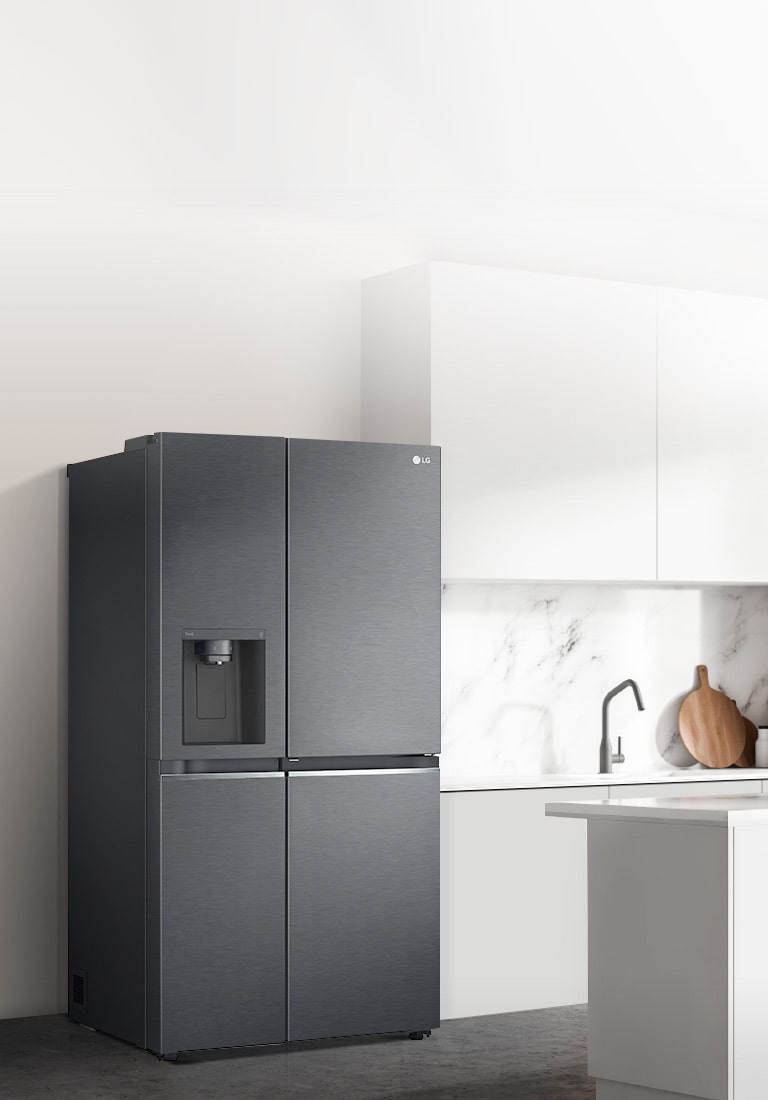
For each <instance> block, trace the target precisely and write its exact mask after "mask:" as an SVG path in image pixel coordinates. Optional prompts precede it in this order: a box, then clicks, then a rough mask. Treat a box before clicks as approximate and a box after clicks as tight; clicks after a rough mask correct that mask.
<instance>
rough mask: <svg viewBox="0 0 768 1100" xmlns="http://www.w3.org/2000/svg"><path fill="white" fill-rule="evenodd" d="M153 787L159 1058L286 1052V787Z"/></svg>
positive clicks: (238, 781) (257, 783)
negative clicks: (158, 857) (248, 1050)
mask: <svg viewBox="0 0 768 1100" xmlns="http://www.w3.org/2000/svg"><path fill="white" fill-rule="evenodd" d="M161 783H162V789H161V815H162V826H161V829H162V873H161V877H162V909H161V932H162V946H161V953H162V963H161V969H162V1025H161V1046H162V1049H161V1050H160V1051H158V1052H157V1053H163V1054H167V1053H171V1052H175V1051H178V1050H198V1049H204V1048H208V1047H229V1046H248V1045H251V1044H257V1043H279V1042H281V1041H284V1040H285V1037H286V1035H285V788H286V779H285V776H284V775H282V774H281V773H277V772H271V773H263V774H261V775H259V774H250V775H249V774H243V773H239V774H235V775H221V774H219V775H215V776H213V775H180V776H163V778H162V780H161Z"/></svg>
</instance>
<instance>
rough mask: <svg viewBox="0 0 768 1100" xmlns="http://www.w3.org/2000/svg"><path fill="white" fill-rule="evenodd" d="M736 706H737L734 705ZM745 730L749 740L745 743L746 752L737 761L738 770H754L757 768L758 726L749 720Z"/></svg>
mask: <svg viewBox="0 0 768 1100" xmlns="http://www.w3.org/2000/svg"><path fill="white" fill-rule="evenodd" d="M734 706H736V704H735V703H734ZM743 721H744V730H745V732H746V735H747V739H746V741H745V743H744V751H743V752H742V754H741V756H740V757H739V759H738V760H737V761H736V767H737V768H754V766H755V742H756V741H757V726H756V725H755V723H754V722H750V720H749V718H745V719H744V720H743Z"/></svg>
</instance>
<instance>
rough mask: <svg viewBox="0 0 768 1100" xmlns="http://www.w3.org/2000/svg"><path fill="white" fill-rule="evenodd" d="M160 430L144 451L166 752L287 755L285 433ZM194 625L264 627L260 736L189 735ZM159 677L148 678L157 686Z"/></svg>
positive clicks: (244, 630) (247, 633) (167, 755)
mask: <svg viewBox="0 0 768 1100" xmlns="http://www.w3.org/2000/svg"><path fill="white" fill-rule="evenodd" d="M157 438H158V442H157V443H156V444H153V445H152V446H150V447H149V448H148V452H147V453H148V462H149V464H150V476H154V477H156V478H159V480H160V484H161V496H160V500H159V502H158V505H157V507H158V510H159V524H157V523H155V522H154V521H153V522H150V539H149V541H150V554H149V556H150V565H152V562H153V560H154V556H155V555H158V556H159V559H160V562H161V582H162V583H161V584H160V585H159V587H158V591H157V597H158V602H159V605H160V615H161V632H162V648H161V656H160V664H161V676H162V679H161V683H160V685H158V688H157V690H158V693H159V695H160V698H161V700H162V708H161V715H162V749H161V752H160V756H161V758H163V759H166V760H181V759H193V758H197V759H220V758H227V757H229V758H233V757H238V758H248V757H278V756H283V755H284V754H285V751H286V742H285V526H286V499H285V497H286V473H285V465H286V456H285V447H286V443H285V439H282V438H271V437H265V438H260V437H249V436H226V435H186V434H175V433H161V434H159V435H158V437H157ZM155 532H156V534H155ZM150 579H151V578H150ZM155 613H156V612H155V611H154V609H153V610H152V611H151V614H155ZM150 625H151V624H150ZM188 628H192V629H193V630H194V629H198V630H199V628H202V633H200V634H199V636H201V637H202V636H204V634H205V630H206V629H207V628H212V629H213V631H214V633H213V634H212V635H211V636H213V637H219V638H221V637H228V633H227V632H228V631H233V630H236V631H239V633H238V634H237V635H234V636H235V637H238V638H252V637H254V630H258V631H263V632H264V644H265V654H266V669H265V684H266V700H265V731H266V736H265V739H264V743H263V744H251V743H247V742H246V743H238V744H220V743H215V742H214V743H212V744H211V745H204V744H201V743H195V744H185V743H184V741H183V737H182V709H183V708H182V698H183V688H182V643H183V637H182V631H184V630H186V629H188ZM195 636H196V637H197V636H198V635H197V634H196V635H195ZM150 672H152V670H150ZM153 685H154V680H153V678H152V676H150V688H151V687H152V686H153ZM150 756H152V748H151V747H150Z"/></svg>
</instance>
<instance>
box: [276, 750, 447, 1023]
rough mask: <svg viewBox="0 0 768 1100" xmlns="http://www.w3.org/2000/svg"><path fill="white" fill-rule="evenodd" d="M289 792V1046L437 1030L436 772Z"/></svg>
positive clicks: (308, 780) (335, 778) (313, 784)
mask: <svg viewBox="0 0 768 1100" xmlns="http://www.w3.org/2000/svg"><path fill="white" fill-rule="evenodd" d="M288 782H289V845H290V851H291V860H290V870H289V897H290V908H289V929H290V932H289V936H290V965H289V1028H288V1037H289V1039H291V1040H295V1039H316V1038H321V1037H324V1036H336V1035H361V1034H372V1033H382V1032H392V1031H422V1030H426V1029H428V1028H435V1027H437V1026H439V1022H440V976H439V975H440V961H439V952H440V948H439V944H440V928H439V922H440V884H439V876H440V869H439V868H440V859H439V843H440V841H439V813H440V810H439V802H440V799H439V788H440V780H439V773H438V771H437V769H434V770H429V771H421V770H414V771H410V772H408V773H406V774H403V773H401V772H396V771H392V772H389V773H386V772H369V773H367V774H365V773H363V774H360V773H357V774H347V775H344V774H338V773H333V772H327V773H325V774H321V773H305V774H297V775H292V776H291V777H290V778H289V780H288Z"/></svg>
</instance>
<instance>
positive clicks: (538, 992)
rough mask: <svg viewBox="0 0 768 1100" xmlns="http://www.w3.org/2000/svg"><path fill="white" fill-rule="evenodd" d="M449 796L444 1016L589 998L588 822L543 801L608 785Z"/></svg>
mask: <svg viewBox="0 0 768 1100" xmlns="http://www.w3.org/2000/svg"><path fill="white" fill-rule="evenodd" d="M440 797H441V833H442V845H441V861H442V881H441V889H442V897H443V904H442V914H443V919H442V930H441V939H442V950H441V955H442V1010H441V1016H442V1018H443V1019H456V1018H458V1017H462V1016H484V1015H492V1014H493V1013H498V1012H519V1011H523V1010H527V1009H533V1008H548V1007H550V1006H552V1005H572V1004H580V1003H582V1002H584V1001H586V1000H587V828H586V823H585V822H584V821H577V820H568V821H566V820H565V819H564V818H553V817H545V815H544V808H545V806H546V804H547V803H548V802H559V801H569V802H574V801H584V800H591V799H600V798H605V797H606V791H605V788H604V787H568V788H557V787H554V788H549V789H546V788H545V789H533V790H497V791H451V792H450V793H448V792H446V793H444V794H442V795H441V796H440ZM561 825H565V826H566V827H565V828H564V829H562V828H559V826H561Z"/></svg>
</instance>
